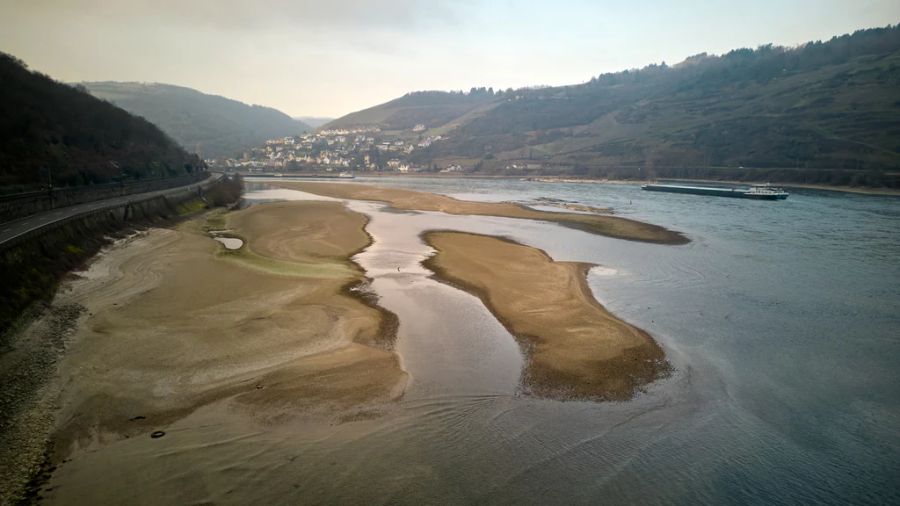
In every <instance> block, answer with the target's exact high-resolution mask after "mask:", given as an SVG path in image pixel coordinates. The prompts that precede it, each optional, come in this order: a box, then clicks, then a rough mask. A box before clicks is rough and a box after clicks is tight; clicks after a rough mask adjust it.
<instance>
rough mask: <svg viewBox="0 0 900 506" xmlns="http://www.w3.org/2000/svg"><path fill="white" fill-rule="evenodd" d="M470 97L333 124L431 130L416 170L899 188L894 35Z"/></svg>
mask: <svg viewBox="0 0 900 506" xmlns="http://www.w3.org/2000/svg"><path fill="white" fill-rule="evenodd" d="M459 95H462V96H459ZM471 95H472V93H471V92H470V93H469V94H457V95H454V94H449V93H442V94H441V93H437V92H427V93H424V94H417V93H413V94H409V95H407V96H405V97H402V98H400V99H397V100H394V101H391V102H388V103H386V104H382V105H380V106H376V107H373V108H370V109H366V110H364V111H360V112H358V113H353V114H350V115H348V116H345V117H344V118H339V119H337V120H335V121H334V122H332V123H331V124H332V125H334V124H342V125H346V124H369V125H375V126H381V127H382V128H387V129H405V128H409V125H410V124H411V123H415V122H422V123H426V124H427V126H428V127H429V130H428V132H425V133H426V134H427V133H430V132H438V133H441V134H442V135H443V137H444V138H443V139H442V140H440V141H438V142H434V143H432V144H431V145H430V146H429V147H428V148H427V149H422V150H416V151H415V152H413V154H412V155H411V156H410V159H411V161H412V162H414V163H417V164H420V165H423V166H430V165H431V164H433V163H438V164H447V163H463V164H464V166H467V167H469V168H470V169H474V170H480V171H483V172H505V173H510V172H514V173H522V172H529V170H535V171H539V172H544V173H548V172H550V173H561V174H576V175H590V176H597V177H639V178H646V177H654V176H656V177H695V178H697V177H702V178H721V179H749V180H753V179H772V180H782V181H795V182H822V183H840V184H868V185H876V186H877V185H890V186H896V185H900V177H898V172H900V171H898V169H900V140H898V139H900V28H898V27H897V26H889V27H886V28H877V29H869V30H860V31H858V32H855V33H853V34H852V35H843V36H839V37H834V38H832V39H831V40H829V41H826V42H811V43H808V44H804V45H801V46H799V47H795V48H785V47H777V46H772V45H765V46H761V47H758V48H756V49H747V48H744V49H736V50H733V51H730V52H729V53H727V54H724V55H720V56H714V55H707V54H699V55H695V56H692V57H689V58H687V59H686V60H685V61H683V62H681V63H679V64H677V65H673V66H668V65H666V64H665V63H663V64H661V65H649V66H647V67H644V68H642V69H639V70H627V71H624V72H618V73H611V74H603V75H600V76H597V77H595V78H593V79H591V81H590V82H587V83H584V84H580V85H573V86H560V87H546V88H539V89H520V90H507V91H504V92H502V93H476V95H478V96H476V97H472V96H471ZM438 97H440V99H441V100H438ZM479 97H480V100H479ZM444 102H450V103H452V104H454V105H453V107H447V106H446V105H445V103H444ZM476 102H477V104H478V105H477V106H476V105H475V103H476ZM463 104H466V105H467V106H468V107H464V106H463ZM513 166H515V167H513ZM523 167H529V168H530V169H523Z"/></svg>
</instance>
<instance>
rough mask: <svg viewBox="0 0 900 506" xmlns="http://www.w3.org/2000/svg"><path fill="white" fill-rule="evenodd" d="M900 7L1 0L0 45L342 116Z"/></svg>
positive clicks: (852, 1)
mask: <svg viewBox="0 0 900 506" xmlns="http://www.w3.org/2000/svg"><path fill="white" fill-rule="evenodd" d="M898 22H900V0H745V1H741V2H737V1H724V0H723V1H715V0H708V1H681V2H674V1H672V2H663V1H654V0H646V1H643V2H638V1H625V0H621V1H618V0H616V1H613V0H594V1H588V0H584V1H579V0H553V1H506V0H453V1H445V0H428V1H425V0H422V1H418V0H382V1H379V0H368V1H366V0H322V1H312V0H293V1H288V0H268V1H238V0H217V1H216V0H178V1H175V0H0V51H5V52H8V53H11V54H13V55H15V56H17V57H19V58H21V59H23V60H25V62H26V63H28V64H29V66H30V67H31V68H34V69H37V70H40V71H42V72H44V73H47V74H49V75H51V76H53V77H54V78H56V79H59V80H63V81H100V80H116V81H146V82H164V83H171V84H178V85H183V86H188V87H192V88H196V89H199V90H201V91H204V92H207V93H215V94H219V95H224V96H227V97H230V98H236V99H238V100H242V101H244V102H249V103H256V104H263V105H268V106H272V107H276V108H278V109H281V110H283V111H285V112H286V113H288V114H291V115H322V116H340V115H342V114H345V113H348V112H352V111H354V110H358V109H361V108H365V107H368V106H371V105H374V104H377V103H380V102H384V101H386V100H389V99H392V98H395V97H397V96H399V95H402V94H403V93H405V92H407V91H412V90H423V89H442V90H450V89H468V88H470V87H472V86H493V87H495V88H498V87H499V88H507V87H520V86H529V85H540V84H546V85H555V84H572V83H579V82H583V81H585V80H588V79H590V77H591V76H593V75H596V74H600V73H602V72H610V71H617V70H622V69H626V68H633V67H641V66H644V65H646V64H649V63H658V62H660V61H666V62H667V63H670V64H671V63H676V62H678V61H680V60H682V59H684V57H686V56H689V55H691V54H696V53H699V52H704V51H706V52H710V53H720V52H723V51H727V50H729V49H733V48H735V47H744V46H748V47H755V46H757V45H759V44H763V43H767V42H774V43H776V44H782V45H793V44H798V43H801V42H804V41H808V40H815V39H827V38H830V37H831V36H832V35H836V34H842V33H846V32H849V31H853V30H855V29H858V28H867V27H873V26H884V25H887V24H895V23H898Z"/></svg>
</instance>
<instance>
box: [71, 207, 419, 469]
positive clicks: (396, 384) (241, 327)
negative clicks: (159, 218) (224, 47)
mask: <svg viewBox="0 0 900 506" xmlns="http://www.w3.org/2000/svg"><path fill="white" fill-rule="evenodd" d="M218 219H219V220H220V221H221V220H222V218H221V217H219V218H218ZM366 222H367V219H366V217H365V216H363V215H361V214H359V213H355V212H352V211H350V210H349V209H347V208H346V207H345V206H343V205H342V204H341V203H338V202H287V203H274V204H266V205H260V206H254V207H251V208H249V209H245V210H242V211H238V212H234V213H230V214H227V215H225V217H224V225H225V226H226V227H227V228H228V229H229V231H230V233H231V234H233V235H235V236H237V237H240V238H241V239H243V240H244V246H243V247H242V248H240V249H239V250H228V249H226V248H225V247H224V246H223V245H222V244H220V243H218V242H217V241H215V240H214V239H213V238H212V237H211V236H210V235H209V234H208V233H207V232H206V230H205V228H208V227H209V222H204V220H203V219H202V218H201V219H196V220H192V221H190V222H186V223H183V224H181V225H180V226H178V227H176V228H174V229H152V230H150V231H149V232H147V233H146V234H145V235H144V236H143V237H140V238H137V239H135V240H134V241H132V242H131V243H130V244H128V245H125V246H123V247H120V248H116V249H113V250H112V251H110V252H108V253H107V254H105V255H103V256H102V257H100V258H99V259H98V260H97V262H96V264H97V265H96V267H98V268H101V270H102V271H103V272H105V273H107V274H106V275H99V276H96V277H88V279H85V280H82V281H78V282H75V283H74V284H73V288H72V291H71V292H70V293H67V294H64V295H63V297H64V298H68V299H72V300H75V301H78V302H80V303H81V304H83V305H84V306H86V308H87V311H88V314H89V316H88V317H87V318H86V319H84V320H83V321H82V322H81V324H80V325H79V327H78V328H77V330H76V335H75V337H74V338H73V340H72V343H73V344H72V345H71V348H70V349H69V350H68V352H67V354H66V356H65V357H64V359H63V360H62V362H61V363H60V378H61V383H62V385H63V388H62V393H61V395H60V398H59V403H60V409H59V413H58V416H57V420H58V423H57V427H56V430H55V432H54V435H53V440H54V442H55V449H56V453H57V455H56V456H55V458H57V459H58V458H61V457H63V456H65V455H67V454H69V453H70V452H71V451H72V450H76V449H78V448H81V449H85V448H89V447H90V446H91V445H94V444H97V442H98V441H102V440H104V439H107V438H110V437H112V438H114V439H115V438H121V437H134V436H142V437H143V436H147V434H149V433H150V432H152V431H155V430H164V429H165V427H166V426H167V424H169V423H171V422H173V421H174V420H177V419H179V418H182V417H184V416H186V415H188V414H190V413H191V412H193V411H194V410H196V409H197V408H198V407H201V406H206V405H210V404H212V403H223V402H224V403H226V405H227V406H228V410H238V411H240V412H242V413H244V414H245V415H249V416H252V417H253V418H254V419H256V420H258V421H259V422H260V423H262V424H270V423H279V422H280V421H286V420H289V419H292V418H296V417H317V418H322V419H326V420H335V419H337V420H340V419H346V418H358V417H360V416H363V417H366V416H375V415H377V414H378V413H379V412H380V411H381V410H383V409H386V407H387V406H388V405H389V404H390V402H391V401H393V400H396V399H397V398H398V397H399V396H400V395H401V394H402V392H403V389H404V385H405V383H406V373H405V372H404V371H403V370H402V369H401V367H400V364H399V359H398V357H397V355H396V354H394V353H393V352H392V351H390V349H389V348H390V344H391V342H392V337H393V336H392V335H391V334H392V329H391V327H390V325H386V322H387V321H389V320H390V316H391V315H390V314H389V313H386V312H385V311H384V310H383V309H381V308H378V307H377V306H376V305H374V304H373V303H372V302H371V301H370V300H368V299H366V297H362V296H360V295H359V294H358V292H356V291H354V290H352V289H351V288H352V287H355V286H356V285H358V284H359V283H360V282H363V281H364V276H363V272H362V270H361V269H360V268H359V267H358V266H357V265H356V264H354V263H352V261H351V260H350V257H351V256H352V255H353V254H355V253H357V252H358V251H360V250H361V249H363V248H365V247H366V246H367V245H368V244H369V243H370V240H371V239H370V237H369V236H368V235H367V234H366V233H365V231H364V228H363V227H364V226H365V224H366ZM219 225H221V223H219Z"/></svg>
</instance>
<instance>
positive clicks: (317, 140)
mask: <svg viewBox="0 0 900 506" xmlns="http://www.w3.org/2000/svg"><path fill="white" fill-rule="evenodd" d="M425 129H426V128H425V125H416V126H415V128H413V130H412V131H413V132H414V133H416V134H418V135H416V136H414V138H410V139H401V138H396V139H389V138H387V137H386V136H384V135H383V134H382V131H381V129H380V128H378V127H360V128H337V129H330V130H320V131H317V132H311V133H305V134H301V135H296V136H287V137H279V138H275V139H269V140H267V141H266V142H265V144H264V145H262V146H259V147H256V148H252V149H250V150H247V151H245V152H244V153H243V154H242V156H241V157H240V158H227V159H208V160H206V162H207V164H208V165H209V166H211V167H216V168H222V169H227V170H238V171H241V172H245V173H248V174H253V173H272V172H274V173H290V172H322V171H324V172H335V171H337V172H400V173H409V172H458V171H461V170H462V169H461V167H460V166H458V165H449V166H446V167H438V166H436V165H431V166H416V165H413V164H411V163H410V162H409V161H408V159H409V157H410V155H411V154H413V152H415V151H416V150H417V149H425V148H428V147H429V146H431V145H432V144H433V143H434V142H437V141H439V140H441V139H442V137H441V136H440V135H434V136H427V135H424V134H422V133H421V132H424V131H425Z"/></svg>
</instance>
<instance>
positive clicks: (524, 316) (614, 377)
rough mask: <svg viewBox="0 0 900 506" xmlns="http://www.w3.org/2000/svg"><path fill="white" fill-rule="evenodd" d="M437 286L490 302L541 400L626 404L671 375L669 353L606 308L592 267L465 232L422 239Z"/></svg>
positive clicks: (525, 378) (433, 234) (440, 233)
mask: <svg viewBox="0 0 900 506" xmlns="http://www.w3.org/2000/svg"><path fill="white" fill-rule="evenodd" d="M423 239H424V240H425V242H426V243H427V244H428V245H429V246H431V247H433V248H434V249H436V250H437V254H436V255H435V256H433V257H431V258H429V259H427V260H425V262H423V264H424V265H425V267H427V268H428V269H430V270H432V271H433V272H434V273H435V276H436V278H437V279H439V280H441V281H444V282H447V283H450V284H453V285H455V286H458V287H460V288H462V289H464V290H466V291H469V292H471V293H473V294H475V295H477V296H478V297H480V298H481V300H482V301H483V302H484V304H485V305H486V306H487V307H488V309H490V311H491V312H492V313H493V314H494V315H495V316H496V317H497V319H498V320H500V321H501V322H502V323H503V324H504V325H505V326H506V327H507V328H508V329H509V331H510V333H512V334H513V335H514V336H515V337H516V339H517V340H518V341H519V342H520V344H521V345H522V347H523V349H524V350H525V354H526V361H527V365H526V367H525V373H524V375H523V384H524V387H525V388H526V389H527V390H528V391H529V392H530V393H532V394H534V395H537V396H540V397H551V398H557V399H593V400H624V399H628V398H631V397H632V396H633V395H634V394H635V393H636V392H638V391H639V390H640V389H641V388H642V387H643V386H645V385H647V384H648V383H650V382H652V381H654V380H656V379H658V378H660V377H662V376H664V375H666V374H667V373H668V372H669V365H668V363H667V362H666V360H665V355H664V353H663V351H662V349H661V348H660V347H659V345H658V344H656V342H655V341H653V339H652V338H651V337H650V336H649V335H648V334H647V333H646V332H644V331H643V330H641V329H639V328H637V327H634V326H632V325H629V324H628V323H626V322H624V321H622V320H619V319H618V318H616V317H615V316H614V315H612V314H610V313H609V312H608V311H606V310H605V309H604V308H603V306H601V305H600V304H599V303H598V302H597V301H596V299H595V298H594V296H593V294H592V293H591V290H590V288H589V287H588V285H587V280H586V275H587V271H588V270H589V269H590V267H591V265H589V264H584V263H578V262H555V261H553V259H552V258H550V257H549V256H547V254H546V253H544V252H543V251H541V250H539V249H536V248H532V247H529V246H524V245H522V244H519V243H516V242H513V241H511V240H508V239H504V238H499V237H492V236H486V235H478V234H471V233H463V232H448V231H434V232H426V233H425V234H423Z"/></svg>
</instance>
